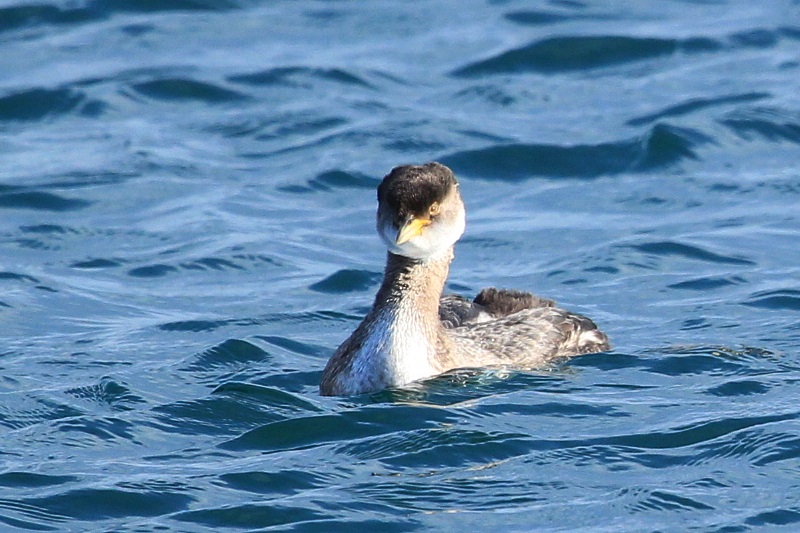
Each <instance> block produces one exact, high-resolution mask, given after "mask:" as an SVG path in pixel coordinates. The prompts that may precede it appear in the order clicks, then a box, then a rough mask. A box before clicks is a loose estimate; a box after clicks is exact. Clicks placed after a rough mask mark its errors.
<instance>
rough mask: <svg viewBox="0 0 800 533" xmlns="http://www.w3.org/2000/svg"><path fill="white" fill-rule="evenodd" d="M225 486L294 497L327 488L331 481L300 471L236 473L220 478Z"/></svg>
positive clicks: (244, 490)
mask: <svg viewBox="0 0 800 533" xmlns="http://www.w3.org/2000/svg"><path fill="white" fill-rule="evenodd" d="M219 480H220V482H221V483H223V484H224V485H225V486H227V487H230V488H232V489H234V490H239V491H243V492H252V493H254V494H267V495H271V496H272V495H275V494H281V495H286V496H288V495H292V494H297V493H298V492H303V491H305V490H311V489H317V488H321V489H322V488H326V486H327V485H328V482H329V480H328V479H326V478H325V476H322V475H320V474H315V473H311V472H303V471H298V470H282V471H279V472H260V471H254V472H234V473H231V474H223V475H221V476H219Z"/></svg>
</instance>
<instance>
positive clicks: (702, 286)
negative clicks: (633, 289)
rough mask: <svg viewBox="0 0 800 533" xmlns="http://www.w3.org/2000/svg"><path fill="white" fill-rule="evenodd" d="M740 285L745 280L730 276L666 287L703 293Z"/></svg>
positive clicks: (693, 280)
mask: <svg viewBox="0 0 800 533" xmlns="http://www.w3.org/2000/svg"><path fill="white" fill-rule="evenodd" d="M742 283H745V279H744V278H741V277H739V276H732V277H730V278H725V277H713V276H712V277H700V278H695V279H690V280H686V281H681V282H678V283H672V284H671V285H667V287H668V288H670V289H679V290H691V291H702V292H705V291H711V290H715V289H720V288H722V287H728V286H730V285H739V284H742Z"/></svg>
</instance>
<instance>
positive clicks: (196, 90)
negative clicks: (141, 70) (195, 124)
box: [131, 78, 247, 104]
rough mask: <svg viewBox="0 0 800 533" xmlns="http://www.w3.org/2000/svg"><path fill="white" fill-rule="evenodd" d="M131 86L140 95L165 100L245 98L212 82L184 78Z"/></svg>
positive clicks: (215, 102) (158, 80) (231, 99)
mask: <svg viewBox="0 0 800 533" xmlns="http://www.w3.org/2000/svg"><path fill="white" fill-rule="evenodd" d="M131 87H132V88H133V89H134V90H135V91H136V92H137V93H139V94H141V95H142V96H146V97H148V98H153V99H156V100H165V101H185V102H193V101H201V102H205V103H208V104H219V103H230V102H237V101H241V100H244V99H246V98H247V96H245V95H244V94H241V93H239V92H236V91H233V90H230V89H226V88H224V87H220V86H218V85H214V84H212V83H207V82H202V81H197V80H192V79H186V78H162V79H157V80H151V81H145V82H141V83H135V84H133V85H132V86H131Z"/></svg>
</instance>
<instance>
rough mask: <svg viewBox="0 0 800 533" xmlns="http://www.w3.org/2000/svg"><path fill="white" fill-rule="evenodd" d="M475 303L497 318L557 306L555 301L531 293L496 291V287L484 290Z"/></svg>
mask: <svg viewBox="0 0 800 533" xmlns="http://www.w3.org/2000/svg"><path fill="white" fill-rule="evenodd" d="M474 301H475V303H476V304H477V305H479V306H481V307H483V308H485V309H486V311H487V312H488V313H489V314H491V315H492V316H493V317H495V318H501V317H504V316H508V315H512V314H514V313H518V312H519V311H522V310H523V309H534V308H537V307H554V306H555V305H556V303H555V302H554V301H553V300H547V299H545V298H539V297H538V296H534V295H533V294H531V293H529V292H522V291H515V290H511V289H495V288H494V287H487V288H486V289H483V290H482V291H481V292H480V293H478V295H477V296H476V297H475V300H474Z"/></svg>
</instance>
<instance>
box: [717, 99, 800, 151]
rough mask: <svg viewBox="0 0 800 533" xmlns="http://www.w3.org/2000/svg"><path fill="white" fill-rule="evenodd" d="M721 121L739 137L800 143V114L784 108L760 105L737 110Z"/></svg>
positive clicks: (749, 139)
mask: <svg viewBox="0 0 800 533" xmlns="http://www.w3.org/2000/svg"><path fill="white" fill-rule="evenodd" d="M720 122H721V123H722V124H723V125H725V126H727V127H728V128H730V129H731V130H732V131H733V132H734V133H735V134H736V135H737V136H738V137H740V138H742V139H745V140H748V141H751V140H753V139H754V138H761V139H765V140H767V141H772V142H779V141H789V142H791V143H794V144H800V115H798V113H796V112H790V111H787V110H783V109H778V108H771V107H759V108H754V109H747V110H737V111H734V112H732V113H730V114H728V115H727V116H726V117H725V118H723V119H722V120H720Z"/></svg>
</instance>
